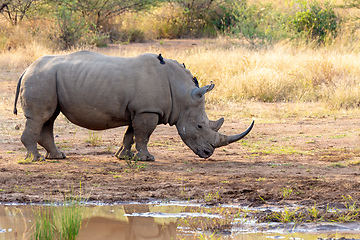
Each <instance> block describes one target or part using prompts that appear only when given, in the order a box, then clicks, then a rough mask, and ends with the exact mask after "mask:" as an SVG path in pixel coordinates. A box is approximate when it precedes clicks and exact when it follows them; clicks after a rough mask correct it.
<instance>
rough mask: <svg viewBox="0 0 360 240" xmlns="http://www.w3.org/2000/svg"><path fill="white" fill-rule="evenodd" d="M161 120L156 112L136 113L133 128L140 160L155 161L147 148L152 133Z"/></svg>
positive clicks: (137, 155)
mask: <svg viewBox="0 0 360 240" xmlns="http://www.w3.org/2000/svg"><path fill="white" fill-rule="evenodd" d="M158 122H159V115H157V114H155V113H143V114H139V115H136V116H135V117H134V119H133V124H132V125H133V128H134V135H135V143H136V150H137V154H136V157H137V158H138V159H139V160H140V161H155V157H154V156H153V155H151V154H150V153H149V151H148V149H147V144H148V142H149V138H150V135H151V134H152V132H153V131H154V130H155V128H156V126H157V124H158Z"/></svg>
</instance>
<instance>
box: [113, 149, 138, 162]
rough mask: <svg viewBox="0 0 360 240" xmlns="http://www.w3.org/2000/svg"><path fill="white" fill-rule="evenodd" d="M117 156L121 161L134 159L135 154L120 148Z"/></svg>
mask: <svg viewBox="0 0 360 240" xmlns="http://www.w3.org/2000/svg"><path fill="white" fill-rule="evenodd" d="M115 156H116V157H117V158H119V159H121V160H124V159H133V158H134V153H133V152H131V151H130V150H125V149H123V148H120V149H119V150H118V151H117V152H116V153H115Z"/></svg>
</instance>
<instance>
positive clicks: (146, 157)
mask: <svg viewBox="0 0 360 240" xmlns="http://www.w3.org/2000/svg"><path fill="white" fill-rule="evenodd" d="M135 158H136V159H137V160H138V161H147V162H153V161H155V157H154V156H153V155H151V154H150V153H149V152H138V153H137V154H136V156H135Z"/></svg>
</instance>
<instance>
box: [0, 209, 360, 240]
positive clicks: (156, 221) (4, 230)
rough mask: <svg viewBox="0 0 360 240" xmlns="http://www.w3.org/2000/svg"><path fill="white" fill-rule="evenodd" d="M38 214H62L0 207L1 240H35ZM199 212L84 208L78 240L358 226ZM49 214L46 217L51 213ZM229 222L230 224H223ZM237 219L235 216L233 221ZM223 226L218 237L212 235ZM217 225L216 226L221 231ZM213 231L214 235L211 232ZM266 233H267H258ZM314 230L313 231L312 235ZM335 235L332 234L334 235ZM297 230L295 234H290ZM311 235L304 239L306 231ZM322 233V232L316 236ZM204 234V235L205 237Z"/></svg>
mask: <svg viewBox="0 0 360 240" xmlns="http://www.w3.org/2000/svg"><path fill="white" fill-rule="evenodd" d="M39 208H52V209H55V208H56V210H59V211H61V209H62V208H64V207H54V206H40V205H17V206H9V205H0V240H10V239H11V240H13V239H34V238H33V237H32V234H33V232H34V227H33V225H34V222H35V221H34V218H35V217H34V215H36V214H38V211H39ZM224 209H225V208H224V207H221V208H219V209H216V208H201V207H199V206H184V205H183V206H179V205H169V204H168V205H140V204H131V205H130V204H129V205H106V206H88V207H86V208H85V211H84V212H83V219H82V223H81V228H80V232H79V235H78V237H77V239H78V240H92V239H96V240H99V239H100V240H108V239H109V240H111V239H119V240H135V239H139V240H155V239H158V240H167V239H169V240H172V239H173V240H175V239H183V240H186V239H189V240H190V239H231V240H242V239H247V240H248V239H254V240H255V239H257V240H265V239H266V240H268V239H303V240H317V239H319V238H320V237H321V238H323V239H328V238H331V237H333V238H341V237H347V238H350V239H351V238H354V239H360V228H359V226H360V223H358V222H352V223H345V224H340V223H312V224H303V225H298V224H296V225H294V224H275V223H272V224H264V223H263V224H258V223H255V221H250V222H246V221H245V220H244V219H235V218H234V212H238V211H239V209H238V208H234V207H233V208H230V207H228V208H226V209H227V210H226V211H228V213H226V214H225V211H224ZM50 212H51V211H50ZM229 216H232V218H231V219H228V217H229ZM236 216H238V215H236ZM219 224H220V225H221V227H222V228H224V226H226V231H223V232H222V233H223V234H222V235H212V234H214V231H215V232H216V231H217V230H219V229H220V228H219V227H218V226H217V225H219ZM220 225H219V226H220ZM214 229H217V230H214ZM260 229H262V230H265V229H267V230H266V231H261V230H260ZM314 229H315V231H314ZM335 229H336V230H335ZM294 230H296V231H297V232H294ZM308 230H309V231H312V232H311V233H309V231H308ZM319 230H324V231H319ZM205 234H206V235H205Z"/></svg>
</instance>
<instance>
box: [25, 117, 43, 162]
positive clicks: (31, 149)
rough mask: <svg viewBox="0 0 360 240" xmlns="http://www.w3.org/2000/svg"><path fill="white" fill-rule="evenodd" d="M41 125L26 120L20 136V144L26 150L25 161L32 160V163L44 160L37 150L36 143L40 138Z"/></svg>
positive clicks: (31, 120)
mask: <svg viewBox="0 0 360 240" xmlns="http://www.w3.org/2000/svg"><path fill="white" fill-rule="evenodd" d="M41 128H42V124H39V123H38V122H36V121H35V120H33V119H31V118H27V119H26V124H25V129H24V132H23V134H22V135H21V142H22V143H23V144H24V146H25V147H26V149H27V155H26V157H25V159H28V158H32V161H43V160H45V158H44V157H43V156H41V155H40V153H39V150H38V149H37V141H38V139H39V137H40V131H41Z"/></svg>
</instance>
